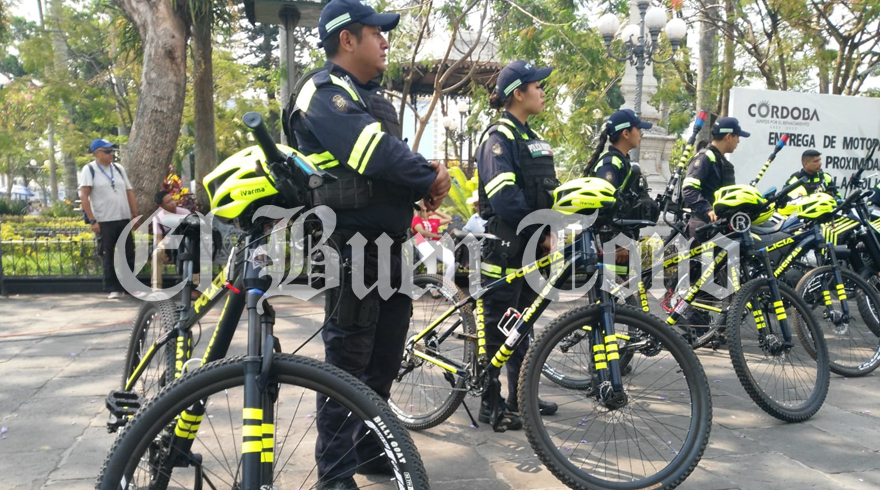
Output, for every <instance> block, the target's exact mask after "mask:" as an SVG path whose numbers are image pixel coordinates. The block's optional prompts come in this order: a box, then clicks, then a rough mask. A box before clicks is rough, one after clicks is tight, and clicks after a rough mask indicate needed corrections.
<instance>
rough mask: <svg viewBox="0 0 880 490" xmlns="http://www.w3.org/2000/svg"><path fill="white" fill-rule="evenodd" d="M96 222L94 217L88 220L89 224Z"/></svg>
mask: <svg viewBox="0 0 880 490" xmlns="http://www.w3.org/2000/svg"><path fill="white" fill-rule="evenodd" d="M97 222H98V220H96V219H90V220H89V224H90V225H93V224H95V223H97Z"/></svg>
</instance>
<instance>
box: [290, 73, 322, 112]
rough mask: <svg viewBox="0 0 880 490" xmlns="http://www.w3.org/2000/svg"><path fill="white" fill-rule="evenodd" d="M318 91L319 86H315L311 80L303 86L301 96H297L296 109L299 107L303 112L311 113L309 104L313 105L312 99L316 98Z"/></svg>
mask: <svg viewBox="0 0 880 490" xmlns="http://www.w3.org/2000/svg"><path fill="white" fill-rule="evenodd" d="M317 90H318V86H317V85H315V81H314V80H313V79H311V78H310V79H309V80H308V81H307V82H306V83H304V84H303V86H302V88H301V89H300V91H299V94H298V95H297V96H296V103H295V107H299V109H300V110H301V111H303V112H309V104H311V103H312V97H314V95H315V92H316V91H317Z"/></svg>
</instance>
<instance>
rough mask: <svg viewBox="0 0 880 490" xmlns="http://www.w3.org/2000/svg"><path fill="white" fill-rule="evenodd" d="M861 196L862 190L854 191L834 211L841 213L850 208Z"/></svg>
mask: <svg viewBox="0 0 880 490" xmlns="http://www.w3.org/2000/svg"><path fill="white" fill-rule="evenodd" d="M861 195H862V190H861V189H856V190H855V192H853V193H852V194H850V195H849V196H847V197H846V200H844V201H843V202H842V203H840V205H838V206H837V209H836V211H843V210H846V209H849V207H850V206H852V204H853V203H854V202H856V199H858V198H859V197H861Z"/></svg>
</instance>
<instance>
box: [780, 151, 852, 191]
mask: <svg viewBox="0 0 880 490" xmlns="http://www.w3.org/2000/svg"><path fill="white" fill-rule="evenodd" d="M801 165H803V167H804V168H802V169H800V170H798V171H797V172H795V173H793V174H791V177H789V179H788V180H787V181H786V182H785V185H791V184H794V183H795V182H797V181H799V180H801V179H802V178H804V177H806V178H807V183H806V184H804V185H802V186H800V187H798V188H797V189H795V190H793V191H791V192H789V193H788V195H789V196H791V197H792V198H796V197H799V196H809V195H811V194H813V193H814V192H824V193H826V194H828V195H830V196H832V197H834V198H836V199H843V198H842V197H841V196H840V191H838V190H837V186H836V185H835V184H834V180H832V179H831V176H830V175H828V174H826V173H825V172H823V171H822V154H821V153H819V152H818V151H816V150H812V149H810V150H806V151H805V152H804V153H803V154H801Z"/></svg>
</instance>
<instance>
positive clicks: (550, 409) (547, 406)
mask: <svg viewBox="0 0 880 490" xmlns="http://www.w3.org/2000/svg"><path fill="white" fill-rule="evenodd" d="M507 408H509V409H510V411H511V412H516V413H519V407H518V406H517V405H516V403H508V404H507ZM538 410H540V411H541V415H553V414H554V413H556V411H557V410H559V405H557V404H555V403H553V402H545V401H544V400H542V399H540V398H538Z"/></svg>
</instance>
